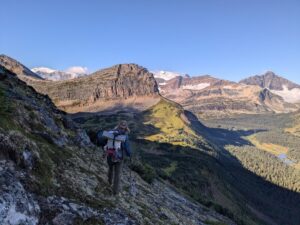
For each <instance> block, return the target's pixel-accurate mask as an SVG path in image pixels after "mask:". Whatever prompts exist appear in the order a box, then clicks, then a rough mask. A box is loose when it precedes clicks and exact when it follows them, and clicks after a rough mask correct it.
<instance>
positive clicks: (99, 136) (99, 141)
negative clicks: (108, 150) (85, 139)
mask: <svg viewBox="0 0 300 225" xmlns="http://www.w3.org/2000/svg"><path fill="white" fill-rule="evenodd" d="M96 144H97V146H100V147H102V148H104V146H105V145H106V144H107V137H105V136H103V131H102V130H100V131H99V132H98V133H97V134H96Z"/></svg>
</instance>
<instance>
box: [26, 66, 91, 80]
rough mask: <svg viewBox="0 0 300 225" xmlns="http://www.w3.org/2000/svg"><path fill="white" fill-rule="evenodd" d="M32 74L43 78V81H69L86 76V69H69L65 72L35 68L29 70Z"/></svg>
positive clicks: (76, 67)
mask: <svg viewBox="0 0 300 225" xmlns="http://www.w3.org/2000/svg"><path fill="white" fill-rule="evenodd" d="M31 71H32V72H34V73H36V74H38V75H39V76H40V77H42V78H44V79H45V80H52V81H58V80H70V79H74V78H77V77H81V76H85V75H87V68H86V67H78V66H75V67H71V68H69V69H67V70H66V71H60V70H55V69H51V68H48V67H36V68H32V69H31Z"/></svg>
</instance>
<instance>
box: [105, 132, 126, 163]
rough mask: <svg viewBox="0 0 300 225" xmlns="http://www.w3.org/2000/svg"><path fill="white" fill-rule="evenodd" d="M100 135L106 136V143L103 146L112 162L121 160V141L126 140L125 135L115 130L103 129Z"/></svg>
mask: <svg viewBox="0 0 300 225" xmlns="http://www.w3.org/2000/svg"><path fill="white" fill-rule="evenodd" d="M102 135H103V136H104V137H106V138H107V144H106V145H105V146H104V150H105V151H106V155H107V156H108V157H111V159H112V162H120V161H121V160H123V149H122V143H124V142H125V141H126V135H124V134H121V133H119V132H118V131H116V130H112V131H104V132H103V134H102Z"/></svg>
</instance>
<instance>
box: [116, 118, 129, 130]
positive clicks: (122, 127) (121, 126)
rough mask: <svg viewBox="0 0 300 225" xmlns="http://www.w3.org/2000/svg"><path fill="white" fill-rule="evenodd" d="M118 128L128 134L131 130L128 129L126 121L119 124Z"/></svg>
mask: <svg viewBox="0 0 300 225" xmlns="http://www.w3.org/2000/svg"><path fill="white" fill-rule="evenodd" d="M118 128H120V129H122V130H126V131H127V132H129V131H130V130H129V128H128V124H127V121H126V120H122V121H120V122H119V125H118Z"/></svg>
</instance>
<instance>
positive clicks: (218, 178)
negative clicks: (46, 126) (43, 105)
mask: <svg viewBox="0 0 300 225" xmlns="http://www.w3.org/2000/svg"><path fill="white" fill-rule="evenodd" d="M124 119H125V120H127V121H128V123H129V127H130V128H131V135H130V137H131V140H132V144H133V147H134V150H135V152H134V158H135V160H136V163H135V165H134V166H133V169H134V170H136V171H137V172H138V173H139V174H141V176H142V177H143V178H144V179H145V180H148V182H151V181H152V179H155V178H160V179H163V180H165V181H167V182H170V183H171V184H172V185H174V186H176V187H177V188H178V189H179V190H181V192H182V193H185V194H187V195H189V196H190V197H192V198H193V199H195V200H197V201H198V202H201V203H202V204H205V205H207V206H209V207H210V208H214V209H216V210H217V211H218V212H221V213H223V214H224V215H227V216H229V217H230V218H233V219H234V220H235V221H238V222H239V223H240V224H243V223H244V224H257V223H260V222H257V221H258V220H257V219H256V218H255V217H256V216H254V214H253V213H252V212H251V210H250V209H249V207H248V206H246V205H244V203H245V202H246V199H245V198H244V197H243V196H242V195H241V194H240V193H239V191H237V189H236V188H235V187H234V186H233V185H232V183H231V181H232V180H235V179H234V178H233V177H232V176H231V175H230V174H229V173H228V172H227V169H226V168H224V167H223V165H222V163H221V162H220V161H219V160H218V158H219V156H218V155H219V153H218V152H216V151H215V150H214V148H213V146H212V145H211V143H210V142H208V141H207V139H206V137H205V135H207V132H208V131H209V130H208V129H207V128H206V127H205V126H203V125H201V124H200V126H196V123H199V121H198V120H197V119H196V118H195V117H193V118H191V115H190V113H189V112H187V111H185V110H184V109H183V108H182V107H181V106H180V105H178V104H177V103H174V102H171V101H170V100H167V99H164V98H162V99H161V101H160V102H159V103H158V104H157V105H155V106H153V107H151V108H150V109H148V110H146V111H144V112H143V113H128V112H124V111H123V112H122V111H119V112H118V113H117V114H115V115H94V114H90V115H87V114H86V115H85V116H84V117H82V116H80V115H79V117H77V118H76V119H75V120H76V122H77V123H79V124H80V125H81V126H82V127H83V128H85V129H86V130H87V131H88V133H89V134H90V136H91V137H93V136H94V135H93V134H94V133H95V131H97V130H99V129H111V128H112V127H114V126H115V125H116V124H117V122H118V121H119V120H124ZM192 119H196V120H192ZM249 204H251V203H249ZM254 221H256V222H254Z"/></svg>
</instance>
